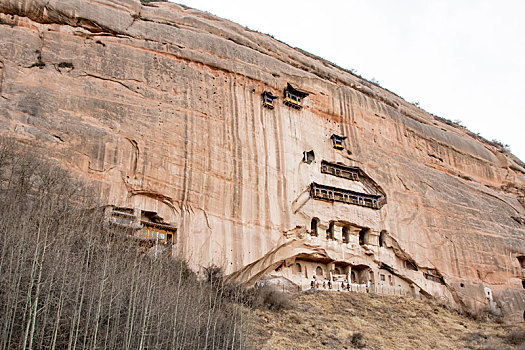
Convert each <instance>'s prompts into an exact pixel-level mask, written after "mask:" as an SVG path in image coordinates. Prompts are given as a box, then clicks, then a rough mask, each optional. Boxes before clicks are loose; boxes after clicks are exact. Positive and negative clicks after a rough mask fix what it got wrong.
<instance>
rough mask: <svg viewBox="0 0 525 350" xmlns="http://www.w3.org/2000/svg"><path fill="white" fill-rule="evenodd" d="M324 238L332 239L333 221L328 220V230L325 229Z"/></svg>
mask: <svg viewBox="0 0 525 350" xmlns="http://www.w3.org/2000/svg"><path fill="white" fill-rule="evenodd" d="M326 239H334V222H333V221H330V225H328V230H326Z"/></svg>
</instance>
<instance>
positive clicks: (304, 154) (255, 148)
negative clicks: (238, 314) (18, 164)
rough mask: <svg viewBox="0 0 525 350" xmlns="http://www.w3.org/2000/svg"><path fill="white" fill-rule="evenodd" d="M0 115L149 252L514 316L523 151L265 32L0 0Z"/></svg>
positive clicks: (135, 5) (521, 252)
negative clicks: (89, 188) (92, 192)
mask: <svg viewBox="0 0 525 350" xmlns="http://www.w3.org/2000/svg"><path fill="white" fill-rule="evenodd" d="M0 123H1V131H2V135H3V136H7V137H11V138H15V139H17V140H18V141H19V142H21V143H24V144H26V145H30V146H31V147H33V148H34V149H35V150H39V151H40V152H41V153H42V154H45V155H46V156H47V157H50V158H53V159H55V160H58V161H59V162H60V163H61V164H62V165H63V166H64V167H67V168H68V169H70V170H71V172H72V173H74V174H76V175H78V176H80V177H82V178H84V179H87V180H89V181H94V182H96V183H97V184H98V185H99V187H100V189H101V193H100V194H101V196H102V199H103V200H104V202H105V204H107V207H106V213H107V220H108V222H112V225H118V226H124V227H127V228H128V230H125V232H128V235H129V236H130V237H131V238H133V239H135V240H136V241H137V245H139V246H140V247H141V249H144V250H146V251H148V252H151V251H153V250H155V249H157V250H158V249H162V251H163V252H166V251H168V252H171V253H172V255H179V256H183V257H184V258H186V259H187V260H188V261H189V263H190V265H191V266H192V267H193V268H195V269H199V268H201V267H205V266H208V265H210V264H215V265H219V266H222V267H223V268H224V269H225V272H226V273H227V274H229V277H230V278H232V279H237V280H239V281H242V282H245V283H247V284H249V285H253V284H254V283H256V282H258V281H264V283H280V284H281V285H286V286H291V288H303V289H304V288H309V283H310V282H311V281H312V280H313V279H314V278H315V279H316V280H318V281H329V280H330V281H332V282H333V283H334V284H336V283H339V281H349V282H350V283H351V284H352V287H353V288H354V287H355V288H356V290H357V289H360V290H363V286H366V285H368V287H369V290H370V291H373V292H377V293H388V294H397V295H414V296H417V295H418V296H419V297H422V298H435V299H438V300H440V301H442V302H444V303H447V304H449V305H452V306H454V307H458V308H464V309H467V310H469V311H472V312H477V311H483V310H490V311H492V312H495V313H500V314H502V315H504V317H505V318H506V319H508V320H512V321H523V316H524V310H525V302H524V300H525V282H524V281H525V206H524V205H525V164H524V163H523V162H521V161H520V160H519V159H517V158H516V157H514V156H513V155H512V154H511V153H509V152H508V151H506V150H505V149H503V148H502V147H500V146H499V145H498V144H495V143H490V142H487V141H485V140H483V139H481V138H480V137H478V136H477V135H475V134H473V133H470V132H469V131H468V130H466V129H464V128H462V127H460V126H458V125H455V124H453V123H451V122H449V121H447V120H444V119H441V118H439V117H435V116H433V115H431V114H429V113H427V112H425V111H423V110H421V109H419V108H417V107H416V106H414V105H412V104H410V103H407V102H406V101H404V100H403V99H402V98H400V97H399V96H397V95H396V94H394V93H392V92H390V91H388V90H385V89H383V88H381V87H379V86H378V85H375V84H373V83H370V82H368V81H366V80H364V79H362V78H360V77H359V76H356V75H354V74H352V73H351V72H349V71H346V70H344V69H341V68H339V67H337V66H335V65H333V64H331V63H330V62H327V61H325V60H323V59H321V58H318V57H316V56H313V55H311V54H309V53H306V52H304V51H301V50H299V49H295V48H292V47H289V46H287V45H286V44H284V43H282V42H279V41H277V40H275V39H273V38H271V37H270V36H268V35H264V34H261V33H257V32H254V31H250V30H248V29H246V28H244V27H242V26H239V25H237V24H235V23H232V22H229V21H226V20H223V19H220V18H217V17H215V16H213V15H210V14H208V13H204V12H200V11H197V10H194V9H190V8H186V7H183V6H180V5H176V4H172V3H167V2H150V3H149V4H147V5H142V4H141V3H140V1H139V0H126V1H114V0H97V1H92V0H87V1H85V0H68V1H43V0H5V1H1V2H0ZM157 250H156V251H157Z"/></svg>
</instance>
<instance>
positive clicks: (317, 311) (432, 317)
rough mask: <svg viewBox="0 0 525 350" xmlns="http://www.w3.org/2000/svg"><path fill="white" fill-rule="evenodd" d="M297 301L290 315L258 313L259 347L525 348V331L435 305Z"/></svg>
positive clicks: (354, 297)
mask: <svg viewBox="0 0 525 350" xmlns="http://www.w3.org/2000/svg"><path fill="white" fill-rule="evenodd" d="M293 299H294V302H293V306H292V307H291V308H290V309H288V310H285V311H281V312H270V311H259V310H256V311H255V317H254V326H253V328H252V332H251V333H252V334H251V338H252V340H253V341H254V342H255V343H256V344H257V347H258V348H260V349H277V350H278V349H353V348H367V349H420V350H423V349H516V348H518V349H519V348H522V349H525V326H523V325H504V324H501V323H496V322H494V321H477V320H473V319H472V318H468V317H466V316H464V315H461V314H459V313H458V312H456V311H452V310H447V309H446V308H443V307H442V306H439V305H437V304H435V303H433V302H428V301H421V300H415V299H411V298H400V297H389V296H376V295H369V294H358V293H338V292H318V293H313V294H302V295H297V296H295V297H294V298H293ZM358 333H361V334H362V338H361V339H359V337H360V336H358V335H356V336H354V334H358ZM511 334H514V338H512V337H511V336H510V335H511ZM513 340H514V342H513ZM522 340H523V341H522Z"/></svg>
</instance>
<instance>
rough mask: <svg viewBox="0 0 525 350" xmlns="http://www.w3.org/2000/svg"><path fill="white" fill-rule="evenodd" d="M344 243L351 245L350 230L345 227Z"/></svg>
mask: <svg viewBox="0 0 525 350" xmlns="http://www.w3.org/2000/svg"><path fill="white" fill-rule="evenodd" d="M343 243H350V228H349V227H348V226H343Z"/></svg>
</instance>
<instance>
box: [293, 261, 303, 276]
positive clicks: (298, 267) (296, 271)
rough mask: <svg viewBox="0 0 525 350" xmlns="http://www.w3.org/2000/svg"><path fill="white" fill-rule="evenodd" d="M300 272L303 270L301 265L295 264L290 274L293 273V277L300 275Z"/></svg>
mask: <svg viewBox="0 0 525 350" xmlns="http://www.w3.org/2000/svg"><path fill="white" fill-rule="evenodd" d="M302 271H303V269H302V267H301V264H299V263H295V264H294V265H293V267H292V272H293V274H294V275H300V274H301V272H302Z"/></svg>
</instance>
